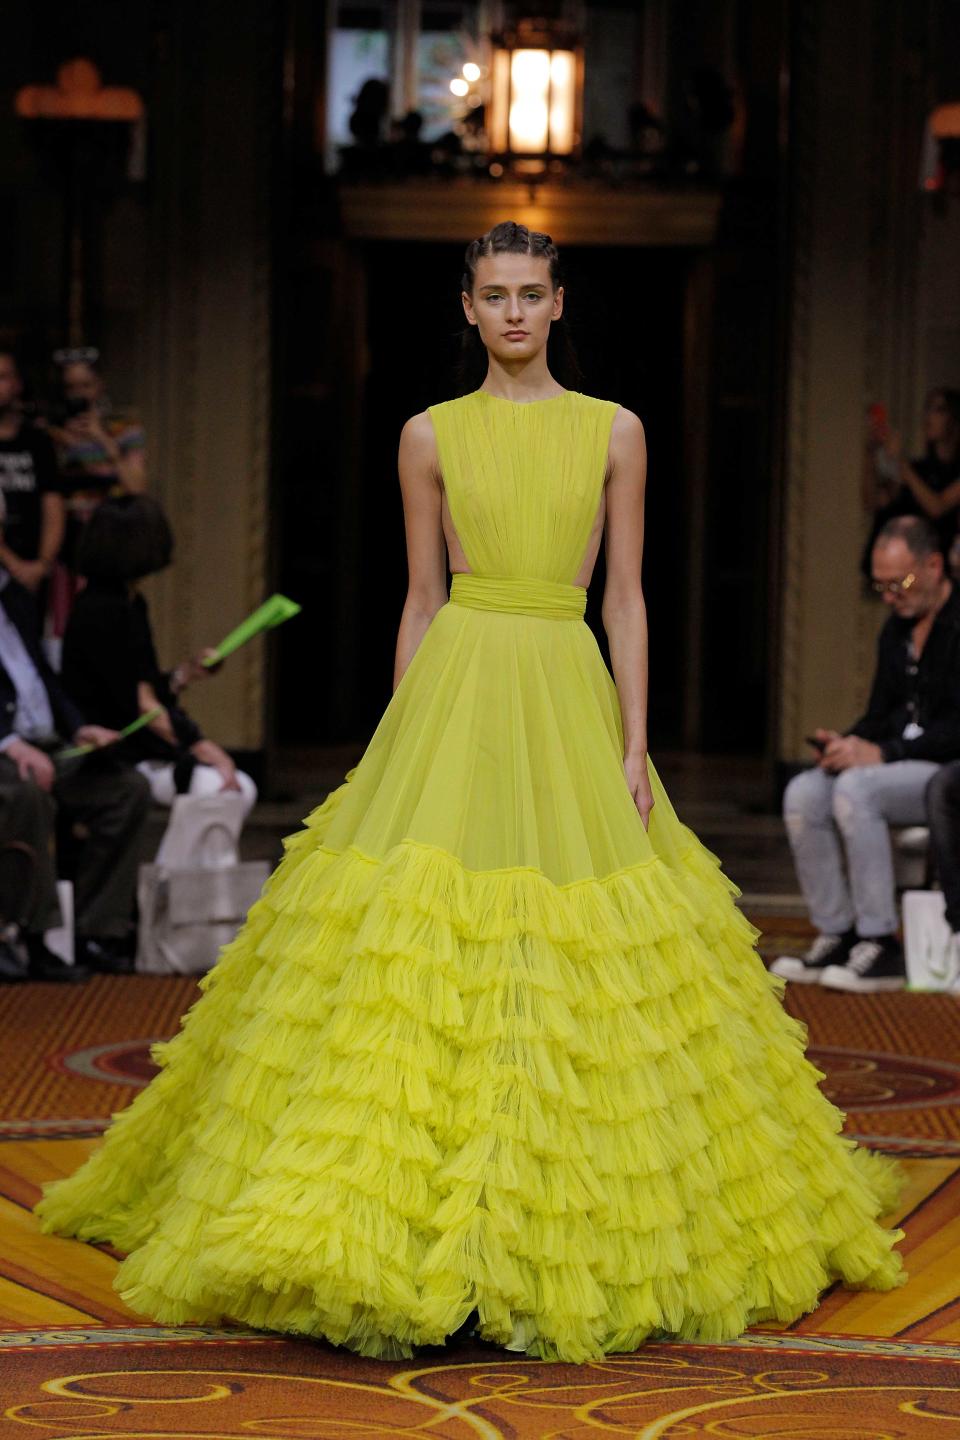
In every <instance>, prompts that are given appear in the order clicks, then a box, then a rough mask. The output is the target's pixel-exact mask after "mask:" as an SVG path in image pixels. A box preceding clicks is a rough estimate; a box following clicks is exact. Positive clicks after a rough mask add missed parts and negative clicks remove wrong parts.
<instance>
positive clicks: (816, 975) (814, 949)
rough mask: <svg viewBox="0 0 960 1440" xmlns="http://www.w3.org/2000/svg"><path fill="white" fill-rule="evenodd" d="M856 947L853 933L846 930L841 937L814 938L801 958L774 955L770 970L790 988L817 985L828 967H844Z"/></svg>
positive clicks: (824, 936) (853, 931)
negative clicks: (787, 981) (792, 983)
mask: <svg viewBox="0 0 960 1440" xmlns="http://www.w3.org/2000/svg"><path fill="white" fill-rule="evenodd" d="M856 943H857V932H856V930H847V931H846V933H845V934H843V935H817V936H816V937H815V939H814V940H813V943H812V944H811V945H810V947H809V948H808V949H807V950H806V951H805V952H804V954H802V955H778V956H777V958H776V960H774V962H773V964H772V965H771V966H770V970H771V973H772V974H774V975H779V976H780V977H781V979H783V980H792V981H793V982H794V984H798V985H817V984H819V982H820V981H821V980H822V979H823V972H824V971H825V970H826V969H827V968H828V967H830V966H834V967H836V966H840V965H845V964H846V962H847V956H848V955H849V954H850V951H851V950H852V949H853V947H854V945H856Z"/></svg>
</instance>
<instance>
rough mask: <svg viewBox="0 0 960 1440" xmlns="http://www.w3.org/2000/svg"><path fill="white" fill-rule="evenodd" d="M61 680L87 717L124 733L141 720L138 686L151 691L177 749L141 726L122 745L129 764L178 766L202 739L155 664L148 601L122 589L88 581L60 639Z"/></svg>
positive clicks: (122, 586)
mask: <svg viewBox="0 0 960 1440" xmlns="http://www.w3.org/2000/svg"><path fill="white" fill-rule="evenodd" d="M63 680H64V684H65V685H66V686H67V688H68V689H69V691H70V694H71V695H73V696H75V697H76V699H77V701H78V703H79V704H80V705H81V706H82V708H83V711H84V714H85V715H86V716H87V718H88V719H89V720H90V721H92V722H94V723H95V724H97V725H106V726H107V727H108V728H110V729H111V730H123V729H125V728H126V726H127V725H129V724H131V723H132V722H133V721H134V720H136V719H137V718H138V717H139V714H140V706H139V703H138V698H137V686H138V685H139V683H140V681H142V680H143V681H147V682H148V683H149V684H150V685H152V686H153V689H154V690H155V692H156V695H157V699H158V700H159V701H160V704H161V705H163V706H165V708H166V710H167V712H168V714H169V716H170V721H171V724H172V725H173V729H174V732H175V734H176V737H177V745H176V747H174V746H172V745H169V744H168V743H167V742H166V740H162V739H161V738H160V736H159V735H155V734H154V733H153V731H152V730H150V729H149V727H145V728H144V729H142V730H138V731H137V732H136V734H134V735H131V736H130V738H129V739H127V740H124V741H121V754H122V756H123V759H124V760H126V761H128V762H130V763H133V764H135V763H136V762H137V761H138V760H172V761H176V760H177V759H178V758H180V757H181V756H184V755H185V754H186V753H187V752H188V751H189V748H190V746H191V745H193V744H195V743H196V741H197V740H200V739H202V738H203V735H202V731H201V730H200V727H199V725H197V724H196V722H195V721H194V720H192V719H191V718H190V716H189V715H188V714H187V713H186V712H185V711H184V710H181V708H180V706H179V705H178V704H177V700H176V697H175V696H174V694H173V692H172V690H171V689H170V679H169V676H168V675H167V674H166V673H165V672H164V671H162V670H161V669H160V666H159V664H158V662H157V656H156V651H155V650H154V646H153V634H152V632H151V629H150V615H149V612H148V610H147V602H146V600H144V598H143V596H142V595H139V594H134V595H131V594H130V593H129V592H128V590H127V587H126V586H125V585H123V584H108V583H106V582H101V581H95V580H91V581H89V582H88V584H87V586H86V587H85V589H83V590H81V592H80V594H79V595H78V596H77V598H76V600H75V601H74V602H73V608H72V609H71V611H70V618H69V620H68V621H67V630H66V634H65V635H64V637H63Z"/></svg>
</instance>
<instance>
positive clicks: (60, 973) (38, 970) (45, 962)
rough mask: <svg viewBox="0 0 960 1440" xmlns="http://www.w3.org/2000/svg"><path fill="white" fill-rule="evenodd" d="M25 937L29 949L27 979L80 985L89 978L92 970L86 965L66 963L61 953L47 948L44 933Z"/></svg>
mask: <svg viewBox="0 0 960 1440" xmlns="http://www.w3.org/2000/svg"><path fill="white" fill-rule="evenodd" d="M23 938H24V944H25V945H26V950H27V974H26V979H27V980H44V981H46V980H54V981H62V982H63V983H65V984H67V985H80V984H82V983H83V981H84V980H89V978H90V971H89V970H88V969H87V968H86V966H85V965H80V964H77V965H65V964H64V962H63V961H62V960H61V959H60V956H59V955H54V953H53V951H52V950H48V949H47V947H46V945H45V944H44V940H43V936H42V935H25V936H24V937H23Z"/></svg>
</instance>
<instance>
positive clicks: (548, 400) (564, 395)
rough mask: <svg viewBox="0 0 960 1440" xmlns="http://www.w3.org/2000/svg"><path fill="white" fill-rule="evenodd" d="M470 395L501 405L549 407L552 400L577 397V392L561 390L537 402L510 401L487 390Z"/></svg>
mask: <svg viewBox="0 0 960 1440" xmlns="http://www.w3.org/2000/svg"><path fill="white" fill-rule="evenodd" d="M470 394H471V395H485V396H486V397H487V399H488V400H499V401H500V403H501V404H502V405H524V406H525V405H549V404H551V402H552V401H554V400H566V399H567V398H568V396H570V395H577V394H579V391H577V390H561V392H560V394H559V395H544V396H543V397H542V398H541V399H539V400H510V399H509V398H508V397H507V396H506V395H494V394H492V393H491V391H489V390H482V389H480V390H471V391H470Z"/></svg>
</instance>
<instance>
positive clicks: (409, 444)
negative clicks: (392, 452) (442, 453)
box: [400, 410, 437, 468]
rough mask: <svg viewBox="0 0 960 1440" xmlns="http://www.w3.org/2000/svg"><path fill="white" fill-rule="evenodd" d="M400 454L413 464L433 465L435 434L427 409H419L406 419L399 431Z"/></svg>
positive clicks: (435, 456)
mask: <svg viewBox="0 0 960 1440" xmlns="http://www.w3.org/2000/svg"><path fill="white" fill-rule="evenodd" d="M400 454H401V456H402V457H403V458H404V459H407V460H409V461H411V463H413V464H426V465H428V466H430V467H431V468H432V467H433V466H434V465H435V463H436V458H437V435H436V431H435V430H434V428H433V421H432V420H431V419H430V413H429V411H427V410H421V411H420V413H419V414H418V415H411V416H410V419H409V420H407V421H406V423H405V424H404V426H403V429H402V430H401V431H400Z"/></svg>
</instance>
